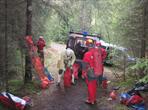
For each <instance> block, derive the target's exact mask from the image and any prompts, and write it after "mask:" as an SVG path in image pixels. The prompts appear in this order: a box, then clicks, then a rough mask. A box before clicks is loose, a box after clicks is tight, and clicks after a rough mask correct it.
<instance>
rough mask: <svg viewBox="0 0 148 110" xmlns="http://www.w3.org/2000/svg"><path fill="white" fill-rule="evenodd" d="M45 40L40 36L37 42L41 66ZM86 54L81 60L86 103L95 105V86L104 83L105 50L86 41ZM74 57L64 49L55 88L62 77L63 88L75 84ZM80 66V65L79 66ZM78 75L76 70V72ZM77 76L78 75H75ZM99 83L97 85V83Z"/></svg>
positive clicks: (89, 40)
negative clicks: (85, 87) (86, 95)
mask: <svg viewBox="0 0 148 110" xmlns="http://www.w3.org/2000/svg"><path fill="white" fill-rule="evenodd" d="M45 45H46V44H45V40H44V39H43V37H42V36H40V37H39V40H38V41H37V47H38V53H39V56H40V57H41V60H42V64H43V65H44V52H43V48H44V47H45ZM86 47H87V52H85V54H84V56H83V58H82V68H81V69H82V77H83V78H84V79H85V82H86V85H87V90H88V98H87V100H86V103H88V104H95V102H96V91H97V85H98V84H99V85H101V84H103V83H106V80H103V71H104V65H103V62H104V60H105V58H106V55H107V53H106V50H105V49H103V48H101V43H100V42H96V43H94V42H93V40H92V39H88V40H87V41H86ZM75 61H76V56H75V53H74V51H73V50H72V49H70V48H67V49H65V50H64V51H63V52H62V53H61V55H60V59H59V61H58V70H59V71H58V78H57V86H60V82H61V77H62V76H64V86H65V87H70V86H71V84H75V78H76V75H74V70H75V69H76V68H75V66H74V65H75ZM79 66H80V65H79ZM75 71H77V73H78V68H77V70H75ZM77 75H78V74H77ZM98 82H99V83H98Z"/></svg>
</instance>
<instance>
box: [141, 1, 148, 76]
mask: <svg viewBox="0 0 148 110" xmlns="http://www.w3.org/2000/svg"><path fill="white" fill-rule="evenodd" d="M147 5H148V0H145V1H144V3H143V35H142V37H141V52H140V58H145V53H146V37H147V23H148V22H147V18H148V16H147V13H148V8H147ZM139 75H140V77H143V76H144V69H140V70H139Z"/></svg>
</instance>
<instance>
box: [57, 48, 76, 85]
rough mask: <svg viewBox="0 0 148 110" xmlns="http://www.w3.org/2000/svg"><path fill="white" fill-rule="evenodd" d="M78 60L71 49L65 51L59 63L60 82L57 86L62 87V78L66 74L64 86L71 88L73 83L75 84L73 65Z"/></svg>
mask: <svg viewBox="0 0 148 110" xmlns="http://www.w3.org/2000/svg"><path fill="white" fill-rule="evenodd" d="M75 60H76V56H75V54H74V51H73V50H72V49H70V48H67V49H65V50H64V51H63V52H62V53H61V56H60V60H59V61H58V68H59V73H58V81H57V85H58V86H59V85H60V82H61V77H62V75H63V74H64V86H65V87H69V86H70V85H71V83H73V84H74V83H75V82H74V74H73V64H74V62H75Z"/></svg>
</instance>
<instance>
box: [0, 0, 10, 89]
mask: <svg viewBox="0 0 148 110" xmlns="http://www.w3.org/2000/svg"><path fill="white" fill-rule="evenodd" d="M7 4H8V3H7V0H5V59H4V60H5V88H6V91H9V86H8V54H7V52H8V43H7V41H8V35H7V19H8V17H7ZM1 63H2V62H1Z"/></svg>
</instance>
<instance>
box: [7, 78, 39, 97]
mask: <svg viewBox="0 0 148 110" xmlns="http://www.w3.org/2000/svg"><path fill="white" fill-rule="evenodd" d="M40 90H41V89H40V87H39V82H37V81H36V82H35V81H34V82H30V83H27V84H24V83H23V81H22V80H11V81H9V91H10V93H12V94H14V95H18V96H24V95H29V94H35V93H37V92H39V91H40Z"/></svg>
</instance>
